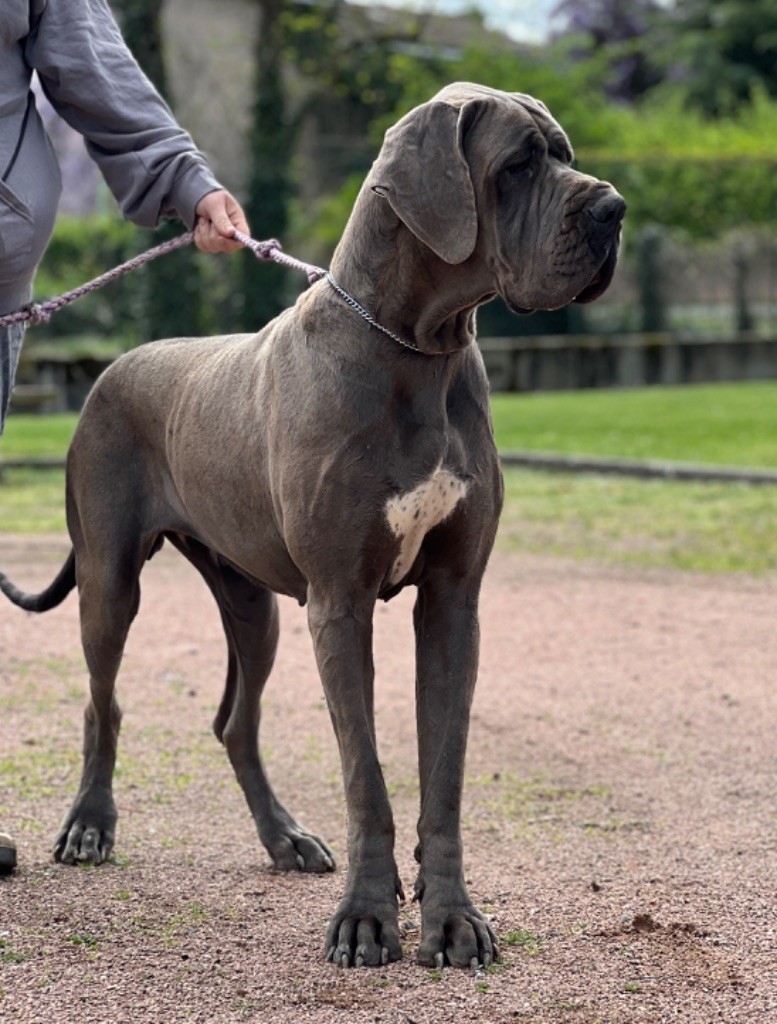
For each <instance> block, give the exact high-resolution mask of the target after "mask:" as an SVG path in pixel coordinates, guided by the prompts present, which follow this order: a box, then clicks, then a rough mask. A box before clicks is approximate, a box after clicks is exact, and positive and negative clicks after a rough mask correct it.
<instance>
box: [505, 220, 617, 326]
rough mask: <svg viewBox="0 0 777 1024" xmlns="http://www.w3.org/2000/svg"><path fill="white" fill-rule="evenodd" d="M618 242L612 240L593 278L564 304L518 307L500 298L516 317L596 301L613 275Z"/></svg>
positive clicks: (606, 287)
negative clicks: (539, 310) (576, 303)
mask: <svg viewBox="0 0 777 1024" xmlns="http://www.w3.org/2000/svg"><path fill="white" fill-rule="evenodd" d="M618 242H619V237H616V238H615V239H613V241H612V242H611V243H610V245H609V246H608V247H607V250H606V253H605V255H604V257H603V259H602V261H601V263H600V264H599V266H598V268H597V270H596V271H595V273H594V275H593V277H592V278H591V279H590V281H589V282H588V284H587V285H586V286H585V288H583V289H582V290H581V291H579V292H578V293H577V295H575V296H573V297H572V298H571V299H566V300H565V301H564V302H562V303H560V304H559V305H556V306H550V307H546V306H542V307H540V306H531V307H529V306H518V305H516V304H515V303H514V302H512V301H511V300H510V299H509V298H508V297H507V296H506V295H504V294H503V293H500V294H502V298H503V299H504V301H505V302H506V304H507V306H508V307H509V309H510V311H511V312H512V313H516V314H517V315H518V316H529V315H530V314H531V313H536V312H537V310H538V309H540V308H542V309H559V308H561V306H562V305H563V306H566V305H567V304H568V303H570V302H581V303H585V302H593V301H594V300H595V299H598V298H599V296H600V295H603V294H604V293H605V292H606V291H607V289H608V288H609V287H610V284H611V282H612V279H613V275H614V274H615V267H616V265H617V263H618Z"/></svg>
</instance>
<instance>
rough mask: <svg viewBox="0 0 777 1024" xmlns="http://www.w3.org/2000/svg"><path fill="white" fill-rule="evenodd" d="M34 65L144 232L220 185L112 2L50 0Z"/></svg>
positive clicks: (31, 42) (34, 46)
mask: <svg viewBox="0 0 777 1024" xmlns="http://www.w3.org/2000/svg"><path fill="white" fill-rule="evenodd" d="M26 56H27V60H28V62H29V63H30V65H31V66H32V67H34V68H35V69H36V70H37V71H38V74H39V77H40V80H41V84H42V86H43V89H44V90H45V92H46V94H47V95H48V97H49V99H50V100H51V102H52V104H53V105H54V107H55V109H56V110H57V112H58V113H59V114H60V115H61V116H62V117H63V118H64V119H65V120H66V121H67V122H68V123H69V124H71V125H72V126H73V127H74V128H75V129H76V130H77V131H78V132H80V133H81V134H82V135H83V136H84V137H85V139H86V142H87V148H88V149H89V152H90V154H91V156H92V157H93V158H94V159H95V160H96V162H97V163H98V165H99V167H100V170H101V171H102V173H103V175H104V177H105V180H106V181H107V183H108V186H109V187H110V189H111V191H112V192H113V194H114V195H115V197H116V199H117V201H118V203H119V205H120V207H121V209H122V212H123V213H124V215H125V216H126V217H128V218H129V219H130V220H132V221H134V222H135V223H136V224H139V225H141V226H144V227H153V226H155V225H156V224H157V223H158V221H159V219H160V218H161V217H164V216H169V215H173V214H175V213H177V214H178V216H180V217H181V218H182V219H183V220H184V221H185V222H186V223H187V225H188V226H189V227H192V226H193V225H194V223H195V208H196V206H197V204H198V202H199V201H200V200H201V199H202V198H203V197H204V196H205V195H206V194H207V193H209V192H211V191H213V190H215V189H218V188H220V186H219V183H218V182H217V180H216V179H215V177H214V176H213V174H212V172H211V170H210V168H209V167H208V165H207V163H206V162H205V160H204V158H203V157H202V155H201V154H200V153H199V151H198V150H197V149H196V147H195V145H194V143H193V142H192V140H191V138H190V137H189V135H187V133H186V132H185V131H184V130H183V129H182V128H181V127H180V126H179V125H178V124H177V123H176V121H175V119H174V118H173V115H172V114H171V113H170V110H169V108H168V107H167V105H166V104H165V103H164V101H163V100H162V98H161V97H160V96H159V94H158V93H157V91H156V90H155V89H154V87H153V85H152V84H151V83H150V82H149V80H148V79H147V78H146V76H145V75H144V74H143V72H142V71H141V70H140V68H139V67H138V65H137V63H136V61H135V60H134V58H133V57H132V55H131V53H130V52H129V50H128V49H127V47H126V44H125V43H124V40H123V39H122V37H121V33H120V32H119V29H118V26H117V25H116V22H115V20H114V18H113V15H112V14H111V11H110V9H109V7H108V5H107V3H106V2H105V0H49V2H48V4H47V6H46V8H45V10H44V12H43V14H42V16H41V17H40V19H39V21H38V23H37V25H36V27H35V28H34V30H33V32H32V34H31V35H30V37H29V39H28V42H27V47H26Z"/></svg>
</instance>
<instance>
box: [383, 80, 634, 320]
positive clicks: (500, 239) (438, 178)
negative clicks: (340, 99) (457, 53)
mask: <svg viewBox="0 0 777 1024" xmlns="http://www.w3.org/2000/svg"><path fill="white" fill-rule="evenodd" d="M572 160H573V155H572V147H571V146H570V144H569V140H568V139H567V136H566V135H565V134H564V132H563V131H562V129H561V127H560V126H559V125H558V124H557V122H556V121H555V120H554V119H553V117H552V116H551V114H550V112H549V111H548V109H547V107H545V105H544V104H542V103H541V102H540V101H539V100H535V99H533V98H532V97H531V96H526V95H524V94H523V93H505V92H499V91H498V90H495V89H489V88H487V87H485V86H479V85H472V84H470V83H467V82H461V83H456V84H454V85H450V86H447V87H446V88H445V89H443V90H442V91H441V92H439V93H438V94H437V96H435V97H434V98H433V99H432V100H431V101H430V102H429V103H424V104H423V105H422V106H420V107H416V108H415V109H414V110H411V111H410V113H409V114H407V115H406V116H405V117H404V118H402V120H401V121H399V122H398V124H396V125H395V126H394V127H393V128H390V129H389V130H388V132H387V133H386V139H385V142H384V145H383V148H382V150H381V152H380V155H379V156H378V159H377V160H376V162H375V164H374V166H373V169H372V172H371V174H370V178H369V179H368V184H369V186H370V187H371V188H372V189H373V191H374V192H376V193H378V195H381V196H383V197H384V198H385V199H387V200H388V202H389V203H390V204H391V208H392V210H393V211H394V213H395V214H396V215H397V217H399V219H400V220H401V221H402V223H403V224H405V226H406V227H407V228H408V229H409V230H410V231H411V232H412V233H413V234H414V235H415V236H416V237H417V238H418V239H420V240H421V241H422V242H423V243H424V244H425V245H426V246H428V247H429V248H430V249H431V250H432V251H433V252H435V253H436V254H437V256H439V257H440V259H442V260H444V261H445V262H446V263H449V264H464V263H465V262H467V261H469V260H477V261H478V263H479V264H480V265H481V266H482V265H483V264H484V265H485V267H486V268H487V271H488V273H489V276H490V279H491V281H492V286H493V291H495V292H498V293H499V294H500V295H501V296H502V298H503V299H504V300H505V301H506V302H507V304H508V306H509V307H510V308H511V309H512V310H513V311H514V312H517V313H525V312H530V311H532V310H535V309H557V308H558V307H560V306H564V305H566V304H567V303H568V302H571V301H573V300H574V301H576V302H591V301H593V300H594V299H596V298H598V297H599V296H600V295H601V294H602V293H603V292H604V291H605V289H606V288H607V286H608V285H609V284H610V281H611V280H612V276H613V273H614V271H615V264H616V261H617V257H618V243H619V240H620V229H621V221H622V220H623V215H624V213H625V211H626V204H625V202H624V200H623V199H622V198H621V196H620V195H619V194H618V193H617V192H616V191H615V189H614V188H613V187H612V185H610V184H608V183H607V182H604V181H599V180H598V179H597V178H592V177H590V176H589V175H587V174H581V173H580V172H579V171H577V170H575V169H574V168H573V167H572ZM473 269H474V268H473Z"/></svg>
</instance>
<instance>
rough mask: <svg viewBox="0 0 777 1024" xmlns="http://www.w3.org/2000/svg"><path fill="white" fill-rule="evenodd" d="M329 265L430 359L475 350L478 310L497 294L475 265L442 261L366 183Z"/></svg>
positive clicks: (358, 298) (344, 285)
mask: <svg viewBox="0 0 777 1024" xmlns="http://www.w3.org/2000/svg"><path fill="white" fill-rule="evenodd" d="M331 268H332V275H333V277H334V278H335V280H336V281H337V283H338V284H339V285H340V286H341V287H342V288H344V289H345V291H347V292H348V293H349V294H350V295H351V296H353V298H354V299H356V301H357V302H359V303H360V304H361V305H362V306H364V307H365V308H366V309H367V310H368V311H369V312H370V313H372V315H373V316H374V317H375V319H376V320H377V321H378V323H380V324H382V325H383V326H384V327H386V328H388V329H389V330H390V331H392V332H393V333H395V334H397V335H399V337H401V338H403V339H404V340H405V341H407V342H410V343H411V344H412V345H414V346H415V347H416V348H418V349H420V350H421V352H424V353H428V354H430V355H431V354H440V353H452V352H456V351H459V350H461V349H464V348H466V347H467V346H469V345H471V344H472V342H473V341H474V339H475V311H476V309H477V307H478V306H479V305H481V303H483V302H484V301H487V300H488V299H489V298H490V297H491V294H493V293H492V292H490V291H489V289H488V287H487V284H486V282H484V280H483V275H482V274H479V273H478V272H477V270H476V269H473V267H472V266H471V265H470V261H467V262H466V263H464V264H461V265H460V266H456V267H454V266H451V265H450V264H448V263H445V262H443V261H442V260H441V259H440V258H439V257H438V256H436V255H435V253H433V252H432V250H431V249H429V248H428V247H427V246H425V245H424V244H423V243H422V242H421V241H419V239H417V238H416V237H415V236H414V235H413V234H412V233H411V232H410V231H409V230H408V229H407V228H406V227H405V225H404V224H402V222H401V221H400V220H399V218H398V217H397V216H396V214H395V213H394V212H393V210H392V209H391V207H390V206H389V204H388V202H387V201H386V200H385V199H383V198H381V197H379V196H377V195H375V194H374V193H373V192H372V191H371V189H370V188H369V186H368V185H367V184H365V186H363V187H362V190H361V192H360V193H359V196H358V198H357V200H356V204H355V206H354V209H353V213H352V214H351V217H350V219H349V221H348V224H347V225H346V228H345V231H344V233H343V237H342V239H341V241H340V244H339V245H338V246H337V248H336V249H335V252H334V256H333V257H332V264H331ZM354 315H355V314H354Z"/></svg>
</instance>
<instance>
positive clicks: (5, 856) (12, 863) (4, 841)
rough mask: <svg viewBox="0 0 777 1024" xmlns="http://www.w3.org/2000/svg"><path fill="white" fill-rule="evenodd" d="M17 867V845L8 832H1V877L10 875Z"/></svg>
mask: <svg viewBox="0 0 777 1024" xmlns="http://www.w3.org/2000/svg"><path fill="white" fill-rule="evenodd" d="M15 867H16V843H15V842H14V841H13V839H11V837H10V836H9V835H8V834H7V833H6V832H0V875H10V873H11V872H12V871H13V869H14V868H15Z"/></svg>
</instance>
